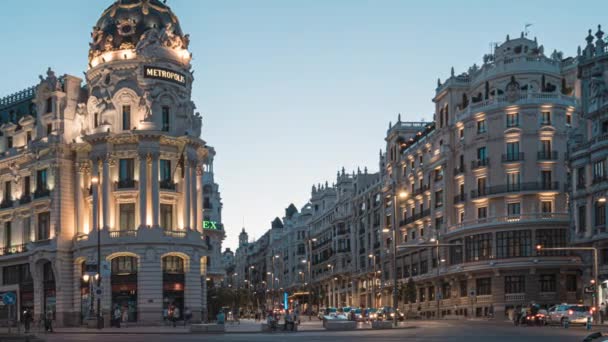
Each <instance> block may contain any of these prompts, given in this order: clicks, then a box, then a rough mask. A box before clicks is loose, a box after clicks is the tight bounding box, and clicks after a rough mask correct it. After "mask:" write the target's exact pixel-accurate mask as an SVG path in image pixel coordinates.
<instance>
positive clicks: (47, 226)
mask: <svg viewBox="0 0 608 342" xmlns="http://www.w3.org/2000/svg"><path fill="white" fill-rule="evenodd" d="M50 238H51V213H49V212H45V213H40V214H38V231H37V236H36V240H48V239H50Z"/></svg>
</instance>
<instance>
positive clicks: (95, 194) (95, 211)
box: [34, 159, 99, 232]
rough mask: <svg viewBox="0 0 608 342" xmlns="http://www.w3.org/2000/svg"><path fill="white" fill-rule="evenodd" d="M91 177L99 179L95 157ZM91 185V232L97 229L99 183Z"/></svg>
mask: <svg viewBox="0 0 608 342" xmlns="http://www.w3.org/2000/svg"><path fill="white" fill-rule="evenodd" d="M93 177H97V180H98V181H99V164H98V162H97V160H96V159H93V169H92V170H91V179H92V178H93ZM91 186H92V187H93V204H92V206H93V222H91V227H92V229H91V232H93V231H95V230H96V229H99V227H98V224H99V183H97V184H93V183H91ZM34 227H35V226H34Z"/></svg>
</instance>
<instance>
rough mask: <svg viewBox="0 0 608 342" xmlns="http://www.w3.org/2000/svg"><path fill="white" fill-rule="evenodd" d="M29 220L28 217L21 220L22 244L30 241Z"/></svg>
mask: <svg viewBox="0 0 608 342" xmlns="http://www.w3.org/2000/svg"><path fill="white" fill-rule="evenodd" d="M31 223H32V221H31V218H30V216H28V217H24V218H23V242H24V243H28V242H30V241H32V235H31V229H32V227H31V225H32V224H31Z"/></svg>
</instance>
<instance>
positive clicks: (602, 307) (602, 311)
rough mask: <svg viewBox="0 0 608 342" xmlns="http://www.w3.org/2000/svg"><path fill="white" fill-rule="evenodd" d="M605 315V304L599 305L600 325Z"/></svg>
mask: <svg viewBox="0 0 608 342" xmlns="http://www.w3.org/2000/svg"><path fill="white" fill-rule="evenodd" d="M605 315H606V303H604V302H602V304H600V323H601V324H604V317H605Z"/></svg>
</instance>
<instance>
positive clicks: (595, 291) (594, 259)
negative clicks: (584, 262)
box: [536, 198, 606, 315]
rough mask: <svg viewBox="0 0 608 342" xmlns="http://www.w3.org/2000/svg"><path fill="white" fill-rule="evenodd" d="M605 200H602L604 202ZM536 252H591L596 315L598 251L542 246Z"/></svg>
mask: <svg viewBox="0 0 608 342" xmlns="http://www.w3.org/2000/svg"><path fill="white" fill-rule="evenodd" d="M600 200H601V199H600ZM605 200H606V199H605V198H604V201H605ZM536 250H537V251H539V252H540V251H591V252H593V279H592V280H591V281H592V283H593V285H594V286H595V289H594V291H593V306H594V309H595V310H593V311H594V314H596V315H597V312H598V308H599V304H598V303H599V296H598V292H599V269H598V265H599V262H598V249H597V248H596V247H543V246H542V245H536Z"/></svg>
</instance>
